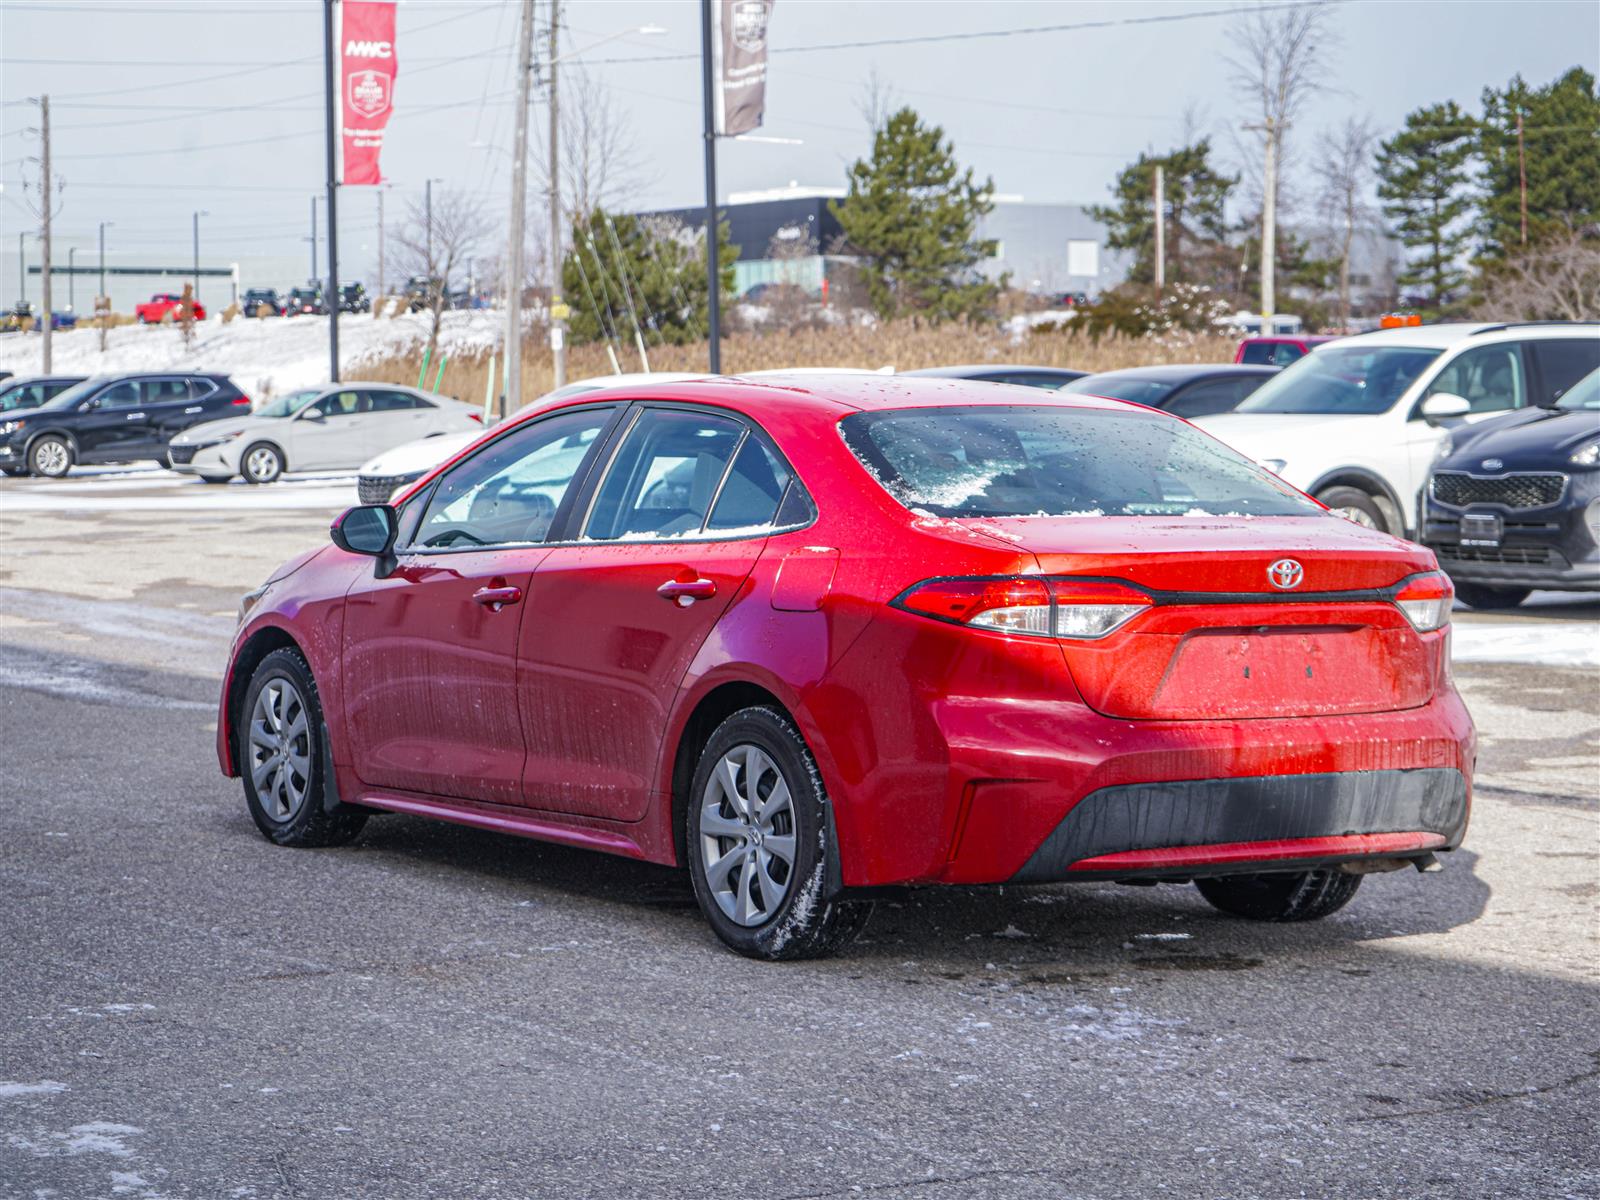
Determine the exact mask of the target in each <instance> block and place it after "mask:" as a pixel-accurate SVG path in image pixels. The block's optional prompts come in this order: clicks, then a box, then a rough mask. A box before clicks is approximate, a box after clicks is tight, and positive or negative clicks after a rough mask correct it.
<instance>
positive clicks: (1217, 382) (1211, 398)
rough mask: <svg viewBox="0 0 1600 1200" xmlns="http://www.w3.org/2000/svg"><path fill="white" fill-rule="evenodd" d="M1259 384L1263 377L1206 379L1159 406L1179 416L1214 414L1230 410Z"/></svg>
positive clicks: (1182, 390) (1184, 389) (1206, 415)
mask: <svg viewBox="0 0 1600 1200" xmlns="http://www.w3.org/2000/svg"><path fill="white" fill-rule="evenodd" d="M1261 383H1262V377H1251V378H1240V379H1207V380H1204V381H1202V382H1200V383H1197V384H1195V385H1194V386H1193V387H1186V388H1183V389H1181V390H1180V391H1179V392H1178V394H1177V395H1176V396H1174V397H1173V398H1172V399H1170V400H1168V401H1167V403H1165V404H1163V405H1162V406H1161V407H1162V408H1163V409H1165V410H1166V411H1167V412H1169V413H1172V414H1173V415H1174V416H1179V417H1208V416H1211V415H1213V414H1215V413H1225V412H1232V411H1233V410H1234V409H1235V408H1237V407H1238V405H1239V402H1240V401H1241V400H1243V399H1244V398H1245V397H1246V396H1248V395H1249V394H1250V393H1251V392H1253V391H1255V390H1256V388H1258V387H1260V386H1261Z"/></svg>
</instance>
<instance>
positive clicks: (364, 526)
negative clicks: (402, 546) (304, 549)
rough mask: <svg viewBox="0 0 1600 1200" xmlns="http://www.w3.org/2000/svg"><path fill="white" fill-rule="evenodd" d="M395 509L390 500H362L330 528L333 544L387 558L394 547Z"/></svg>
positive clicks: (351, 550)
mask: <svg viewBox="0 0 1600 1200" xmlns="http://www.w3.org/2000/svg"><path fill="white" fill-rule="evenodd" d="M395 532H396V526H395V517H394V509H392V508H390V507H389V506H388V505H387V504H361V505H357V506H356V507H355V508H351V509H347V510H346V511H345V512H344V514H343V515H342V516H340V517H339V519H338V520H336V521H334V523H333V525H332V526H331V527H330V528H329V530H328V535H329V536H330V537H332V538H333V544H334V545H335V546H337V547H339V549H341V550H345V551H348V552H349V553H351V554H365V555H367V556H368V557H370V558H386V557H388V554H389V551H390V550H392V549H394V535H395Z"/></svg>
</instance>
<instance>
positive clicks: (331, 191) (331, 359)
mask: <svg viewBox="0 0 1600 1200" xmlns="http://www.w3.org/2000/svg"><path fill="white" fill-rule="evenodd" d="M333 4H334V0H323V2H322V58H323V84H324V98H325V100H326V104H327V117H328V299H327V307H328V364H329V365H328V378H329V380H331V381H332V382H333V383H338V382H339V141H338V139H339V125H338V113H337V110H336V108H335V106H334V100H333V97H334V91H333V75H334V67H333V61H334V59H333V56H334V50H335V47H334V38H333Z"/></svg>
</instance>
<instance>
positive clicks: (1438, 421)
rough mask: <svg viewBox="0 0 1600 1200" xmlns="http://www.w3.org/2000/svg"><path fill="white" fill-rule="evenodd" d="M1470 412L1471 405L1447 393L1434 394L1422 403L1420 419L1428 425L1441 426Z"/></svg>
mask: <svg viewBox="0 0 1600 1200" xmlns="http://www.w3.org/2000/svg"><path fill="white" fill-rule="evenodd" d="M1471 411H1472V405H1470V404H1468V403H1467V402H1466V401H1465V400H1463V399H1462V398H1461V397H1460V396H1455V395H1452V394H1451V393H1449V392H1435V393H1434V394H1433V395H1431V396H1429V397H1428V398H1427V399H1426V400H1424V401H1423V402H1422V419H1423V420H1424V421H1426V422H1427V423H1428V424H1429V425H1435V426H1437V425H1442V424H1444V422H1446V421H1449V420H1453V419H1455V418H1456V417H1464V416H1466V415H1467V414H1468V413H1469V412H1471Z"/></svg>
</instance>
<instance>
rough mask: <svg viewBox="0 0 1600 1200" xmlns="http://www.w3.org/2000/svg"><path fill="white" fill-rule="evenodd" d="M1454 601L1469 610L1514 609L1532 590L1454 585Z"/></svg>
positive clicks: (1473, 584) (1478, 585) (1477, 584)
mask: <svg viewBox="0 0 1600 1200" xmlns="http://www.w3.org/2000/svg"><path fill="white" fill-rule="evenodd" d="M1450 582H1452V583H1455V587H1456V599H1457V600H1459V601H1461V603H1463V604H1465V605H1467V606H1468V607H1469V608H1481V609H1496V608H1515V607H1516V606H1517V605H1519V604H1521V603H1522V602H1523V601H1524V600H1526V599H1527V598H1528V596H1529V595H1530V594H1531V593H1532V591H1533V589H1532V588H1508V587H1486V586H1485V585H1483V584H1481V583H1456V581H1455V580H1453V579H1452V580H1451V581H1450Z"/></svg>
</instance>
